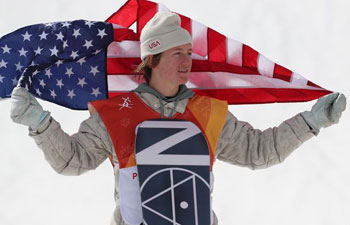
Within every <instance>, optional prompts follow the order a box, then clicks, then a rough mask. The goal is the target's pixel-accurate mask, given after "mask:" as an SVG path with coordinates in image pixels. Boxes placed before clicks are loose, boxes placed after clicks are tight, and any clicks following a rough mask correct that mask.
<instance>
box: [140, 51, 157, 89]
mask: <svg viewBox="0 0 350 225" xmlns="http://www.w3.org/2000/svg"><path fill="white" fill-rule="evenodd" d="M161 55H162V53H158V54H156V55H153V56H152V60H151V62H150V63H149V62H148V59H149V58H148V57H146V59H144V60H142V62H141V63H140V64H139V65H138V66H137V68H136V70H135V72H136V73H143V78H144V79H145V80H146V82H147V83H149V81H150V79H151V76H152V67H155V66H157V65H158V64H159V61H160V57H161Z"/></svg>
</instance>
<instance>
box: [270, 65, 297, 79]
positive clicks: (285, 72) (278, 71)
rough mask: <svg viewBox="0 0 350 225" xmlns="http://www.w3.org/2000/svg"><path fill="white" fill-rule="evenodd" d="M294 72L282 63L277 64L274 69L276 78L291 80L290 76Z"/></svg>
mask: <svg viewBox="0 0 350 225" xmlns="http://www.w3.org/2000/svg"><path fill="white" fill-rule="evenodd" d="M292 74H293V72H292V71H290V70H289V69H287V68H285V67H283V66H281V65H278V64H275V69H274V71H273V77H274V78H277V79H280V80H284V81H287V82H290V78H291V77H292Z"/></svg>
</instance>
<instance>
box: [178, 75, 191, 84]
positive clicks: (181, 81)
mask: <svg viewBox="0 0 350 225" xmlns="http://www.w3.org/2000/svg"><path fill="white" fill-rule="evenodd" d="M189 76H190V74H186V75H183V74H181V75H180V76H179V79H178V81H179V84H180V85H181V84H186V83H187V81H188V78H189Z"/></svg>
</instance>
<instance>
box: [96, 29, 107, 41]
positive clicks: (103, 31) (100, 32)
mask: <svg viewBox="0 0 350 225" xmlns="http://www.w3.org/2000/svg"><path fill="white" fill-rule="evenodd" d="M97 36H100V37H101V39H102V38H103V37H104V36H107V34H106V32H105V29H102V30H100V29H98V34H97Z"/></svg>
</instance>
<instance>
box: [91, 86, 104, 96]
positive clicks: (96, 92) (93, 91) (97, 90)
mask: <svg viewBox="0 0 350 225" xmlns="http://www.w3.org/2000/svg"><path fill="white" fill-rule="evenodd" d="M100 94H102V93H101V92H100V88H96V89H95V88H92V93H91V95H94V96H95V97H96V98H97V96H98V95H100Z"/></svg>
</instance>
